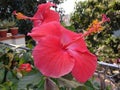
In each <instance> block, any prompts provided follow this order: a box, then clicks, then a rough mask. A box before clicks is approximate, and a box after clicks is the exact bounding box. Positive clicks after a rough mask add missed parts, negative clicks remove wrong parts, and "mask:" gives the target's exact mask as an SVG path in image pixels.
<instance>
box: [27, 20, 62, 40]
mask: <svg viewBox="0 0 120 90" xmlns="http://www.w3.org/2000/svg"><path fill="white" fill-rule="evenodd" d="M60 30H61V29H60V23H58V22H50V23H47V24H43V25H40V26H37V27H34V28H33V29H32V32H31V33H28V35H30V36H31V37H32V38H33V39H34V40H35V41H40V40H41V38H42V37H45V36H48V35H54V36H58V37H60V35H61V31H60Z"/></svg>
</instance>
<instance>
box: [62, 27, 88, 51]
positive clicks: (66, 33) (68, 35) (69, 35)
mask: <svg viewBox="0 0 120 90" xmlns="http://www.w3.org/2000/svg"><path fill="white" fill-rule="evenodd" d="M80 36H82V33H79V34H78V33H75V32H72V31H70V30H67V29H66V28H64V27H62V37H61V41H62V43H63V45H66V44H68V43H70V42H72V41H74V40H75V39H77V38H78V37H80ZM66 48H67V49H69V48H70V49H72V50H79V51H81V52H84V51H88V49H87V47H86V43H85V41H84V39H83V38H81V39H79V40H77V41H75V42H73V43H71V44H70V45H69V46H68V47H66Z"/></svg>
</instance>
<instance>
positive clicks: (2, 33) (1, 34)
mask: <svg viewBox="0 0 120 90" xmlns="http://www.w3.org/2000/svg"><path fill="white" fill-rule="evenodd" d="M7 31H8V30H7V29H0V37H7Z"/></svg>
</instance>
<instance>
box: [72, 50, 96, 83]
mask: <svg viewBox="0 0 120 90" xmlns="http://www.w3.org/2000/svg"><path fill="white" fill-rule="evenodd" d="M70 53H71V55H72V56H73V58H75V59H76V60H75V66H74V67H73V70H72V75H73V76H74V77H75V79H76V80H78V81H79V82H82V83H84V82H86V81H87V80H88V79H89V78H90V77H91V76H92V75H93V74H94V72H95V70H96V66H97V58H96V56H95V55H93V54H92V53H90V52H87V51H86V52H84V53H83V52H79V51H77V52H76V51H72V50H71V51H70Z"/></svg>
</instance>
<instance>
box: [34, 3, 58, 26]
mask: <svg viewBox="0 0 120 90" xmlns="http://www.w3.org/2000/svg"><path fill="white" fill-rule="evenodd" d="M51 6H55V5H54V4H52V3H50V2H48V3H45V4H40V5H39V6H38V10H37V12H36V13H35V15H34V16H33V18H38V19H37V20H33V22H34V26H37V25H40V24H42V23H48V22H51V21H60V20H59V19H60V17H59V14H58V13H57V12H55V11H53V10H50V7H51Z"/></svg>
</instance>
